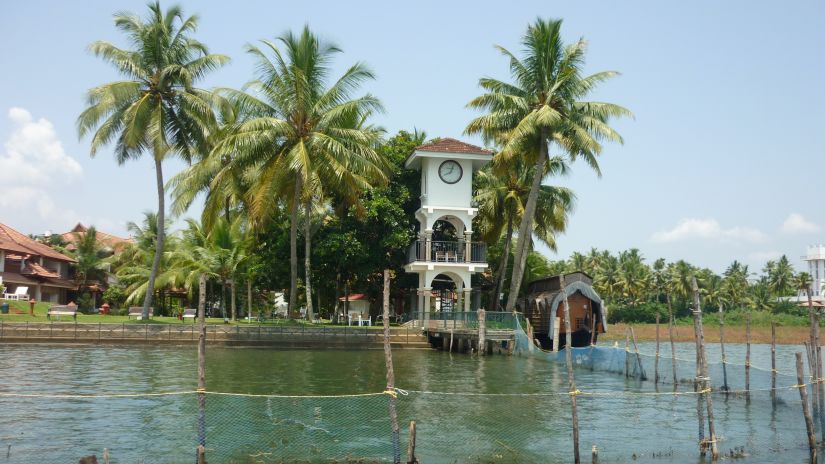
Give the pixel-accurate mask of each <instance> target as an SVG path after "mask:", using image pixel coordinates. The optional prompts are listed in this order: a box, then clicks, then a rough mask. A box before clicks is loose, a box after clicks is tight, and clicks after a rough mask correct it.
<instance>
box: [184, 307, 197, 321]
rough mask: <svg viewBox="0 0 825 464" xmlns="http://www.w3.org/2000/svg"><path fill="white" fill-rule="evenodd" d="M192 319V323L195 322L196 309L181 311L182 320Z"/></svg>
mask: <svg viewBox="0 0 825 464" xmlns="http://www.w3.org/2000/svg"><path fill="white" fill-rule="evenodd" d="M189 317H191V318H192V322H193V323H194V322H195V318H197V317H198V310H197V309H196V308H185V309H184V310H183V318H184V319H186V318H189Z"/></svg>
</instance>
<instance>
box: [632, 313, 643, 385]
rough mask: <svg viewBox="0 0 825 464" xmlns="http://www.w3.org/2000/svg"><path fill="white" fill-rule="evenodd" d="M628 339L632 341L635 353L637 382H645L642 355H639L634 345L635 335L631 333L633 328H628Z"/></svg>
mask: <svg viewBox="0 0 825 464" xmlns="http://www.w3.org/2000/svg"><path fill="white" fill-rule="evenodd" d="M630 339H631V340H632V341H633V351H635V352H636V362H637V363H638V365H639V380H647V375H646V374H645V368H644V366H643V365H642V355H641V354H640V353H639V346H638V345H636V333H635V332H634V331H633V326H631V327H630Z"/></svg>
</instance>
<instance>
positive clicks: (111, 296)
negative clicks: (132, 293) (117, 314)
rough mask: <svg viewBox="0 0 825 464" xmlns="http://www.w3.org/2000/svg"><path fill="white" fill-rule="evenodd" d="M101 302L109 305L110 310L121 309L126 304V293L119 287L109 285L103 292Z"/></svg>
mask: <svg viewBox="0 0 825 464" xmlns="http://www.w3.org/2000/svg"><path fill="white" fill-rule="evenodd" d="M102 300H103V302H104V303H108V304H109V306H110V307H111V310H114V309H122V308H123V307H124V304H125V303H126V292H125V291H124V288H123V287H122V286H121V285H110V286H109V288H107V289H106V291H104V292H103V297H102Z"/></svg>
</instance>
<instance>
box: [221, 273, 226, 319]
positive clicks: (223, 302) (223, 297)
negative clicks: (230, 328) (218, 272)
mask: <svg viewBox="0 0 825 464" xmlns="http://www.w3.org/2000/svg"><path fill="white" fill-rule="evenodd" d="M221 317H222V318H223V319H224V320H226V279H222V280H221Z"/></svg>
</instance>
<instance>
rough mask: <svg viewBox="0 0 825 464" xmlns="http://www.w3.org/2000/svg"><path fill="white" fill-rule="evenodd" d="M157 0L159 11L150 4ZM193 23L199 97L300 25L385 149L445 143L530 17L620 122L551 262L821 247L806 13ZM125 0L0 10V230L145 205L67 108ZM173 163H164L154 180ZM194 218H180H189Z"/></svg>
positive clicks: (77, 104)
mask: <svg viewBox="0 0 825 464" xmlns="http://www.w3.org/2000/svg"><path fill="white" fill-rule="evenodd" d="M169 4H171V3H170V2H164V6H168V5H169ZM180 4H181V5H182V7H183V8H184V12H185V13H187V14H197V15H198V16H199V17H200V18H201V19H200V28H199V30H198V31H197V33H196V35H195V37H196V38H198V39H199V40H201V41H202V42H204V43H206V44H207V45H208V46H209V47H210V50H211V51H212V52H215V53H223V54H227V55H229V56H230V57H231V58H232V62H231V63H230V64H229V65H228V66H226V67H225V68H223V69H221V70H219V71H218V72H216V73H214V74H212V75H211V76H210V77H209V78H208V79H206V80H205V81H203V83H202V84H201V86H202V87H206V88H210V87H214V86H229V87H240V86H242V85H243V84H244V82H246V81H248V80H249V79H250V78H251V77H252V72H253V66H254V63H253V61H252V60H251V58H250V57H249V56H248V55H247V54H246V53H245V51H244V46H245V45H246V44H248V43H254V42H255V41H257V40H260V39H269V38H274V37H276V36H278V35H281V34H283V33H284V32H285V31H287V30H298V29H299V28H301V27H302V26H303V25H304V24H308V25H309V26H310V27H311V28H312V29H313V30H314V31H315V32H317V33H318V34H319V35H321V36H322V37H323V38H324V39H327V40H329V41H332V42H334V43H336V44H337V45H338V46H339V47H340V48H342V49H343V51H344V53H342V54H340V55H339V56H338V57H337V58H336V61H335V66H336V69H337V70H338V72H340V71H341V70H343V69H344V68H345V67H347V66H349V65H351V64H352V63H354V62H356V61H360V62H364V63H366V64H367V65H368V66H369V67H370V68H371V69H372V70H373V71H374V72H375V74H376V76H377V78H376V80H375V81H373V82H370V83H368V84H367V85H365V86H364V92H370V93H373V94H375V95H376V96H378V97H379V98H380V99H381V101H382V102H383V104H384V106H385V108H386V112H385V113H384V114H382V115H380V116H379V117H378V118H377V119H376V121H375V122H377V123H378V124H380V125H382V126H383V127H385V128H386V129H387V132H388V134H390V135H391V134H393V133H395V132H397V131H398V130H402V129H403V130H413V129H418V130H424V131H425V132H426V133H427V134H428V135H429V136H431V137H436V136H438V137H455V138H460V139H463V140H466V141H469V142H472V143H481V141H480V140H478V139H477V138H474V137H468V136H465V135H463V130H464V127H466V125H467V123H468V122H469V121H470V120H471V119H472V118H473V117H474V116H476V115H477V113H474V112H473V111H472V110H470V109H467V108H466V103H467V102H468V101H469V100H470V99H472V98H473V97H475V96H477V95H479V94H480V93H481V90H480V89H479V87H478V79H479V78H481V77H487V76H492V77H496V78H499V79H508V67H507V61H506V60H505V59H504V58H503V57H502V56H501V55H500V54H499V52H498V51H497V50H496V49H495V48H494V45H501V46H504V47H505V48H508V49H510V50H512V51H514V52H519V51H520V50H521V45H520V43H519V40H520V38H521V36H522V35H523V33H524V31H525V29H526V27H527V25H528V24H529V23H530V22H532V21H534V20H535V19H536V18H537V17H541V18H563V19H564V25H563V35H564V36H565V38H566V40H568V41H573V40H577V39H578V38H580V37H584V38H585V39H586V40H587V41H588V46H589V48H588V53H587V64H586V71H587V72H597V71H604V70H616V71H619V72H621V76H620V77H618V78H616V79H613V80H612V81H610V82H608V83H606V84H604V85H603V86H601V87H600V88H599V89H598V90H597V91H596V92H595V93H594V95H593V96H592V99H593V100H600V101H610V102H613V103H618V104H621V105H623V106H625V107H627V108H629V109H630V110H631V111H633V113H634V118H632V119H626V120H620V121H617V122H615V123H614V127H615V128H616V129H617V130H618V131H619V132H620V133H621V134H622V136H623V137H624V140H625V142H624V144H621V145H619V144H611V145H606V146H605V147H604V150H603V153H602V155H601V158H600V164H601V169H602V172H603V176H602V177H601V178H599V177H597V176H596V174H595V173H594V172H593V171H592V170H590V169H589V168H588V167H587V166H585V165H584V164H581V163H578V164H574V166H573V173H572V174H571V175H570V176H569V177H568V178H564V179H551V180H549V182H551V183H557V184H561V185H565V186H568V187H570V188H572V189H573V190H574V191H575V192H576V194H577V196H578V202H577V207H576V210H575V212H574V214H573V215H572V217H571V218H570V225H569V228H568V230H567V232H566V233H565V234H564V235H562V236H561V237H559V239H558V252H557V253H553V252H550V251H549V250H547V249H541V251H543V252H544V253H546V254H547V255H548V256H549V257H550V258H551V259H561V258H566V257H568V256H569V255H570V253H572V252H574V251H580V252H586V251H588V250H589V249H590V248H591V247H596V248H599V249H607V250H610V251H612V252H617V251H619V250H624V249H628V248H632V247H635V248H639V249H640V250H641V252H642V254H643V255H644V256H645V257H646V258H647V259H648V260H649V261H651V262H652V261H653V260H655V259H656V258H659V257H663V258H665V259H667V260H669V261H672V260H677V259H685V260H687V261H689V262H691V263H693V264H695V265H699V266H704V267H709V268H711V269H714V270H716V271H721V270H723V269H724V268H725V267H726V266H727V265H728V264H729V263H730V262H731V261H733V260H739V261H742V262H744V263H746V264H748V265H750V266H751V270H753V271H758V270H760V269H761V268H762V266H763V265H764V263H765V261H766V260H768V259H775V258H776V257H778V256H780V255H782V254H786V255H788V257H789V258H790V259H791V262H792V263H793V264H794V265H795V266H796V267H797V269H799V270H801V269H803V267H802V265H803V262H802V261H801V260H800V257H801V256H802V255H804V254H805V252H806V247H807V246H808V245H811V244H816V243H822V242H825V229H823V227H825V214H823V210H824V209H825V204H823V202H822V201H820V198H822V196H821V195H820V192H821V191H823V190H825V186H823V183H822V182H821V181H820V179H821V177H822V175H823V172H825V156H823V154H825V153H824V152H825V142H824V141H823V137H822V134H823V132H824V131H823V128H825V111H823V110H822V108H825V86H823V85H822V84H823V75H825V64H823V59H822V57H823V45H825V28H823V27H822V24H823V21H825V3H823V2H817V1H809V2H802V1H800V2H795V1H789V2H753V1H743V0H737V1H725V2H718V1H695V2H662V1H624V2H608V1H604V2H595V1H575V2H574V1H568V2H557V1H547V0H544V1H521V2H518V3H517V4H509V3H507V2H505V3H502V2H492V1H474V2H465V1H455V2H445V1H438V2H436V1H420V2H415V3H414V4H413V3H409V2H407V3H399V2H387V1H374V2H365V1H351V2H331V1H329V2H327V1H316V2H274V1H257V2H243V1H237V2H226V1H191V0H190V1H186V2H180ZM121 10H126V11H133V12H137V13H140V14H144V13H145V11H146V7H145V2H144V1H131V0H129V1H125V0H124V1H111V0H107V1H100V0H97V1H84V2H80V3H77V2H57V1H54V2H45V1H38V0H30V1H25V2H24V1H21V0H12V1H6V2H3V4H2V6H0V57H2V58H0V222H3V223H6V224H8V225H11V226H12V227H15V228H17V229H18V230H20V231H22V232H25V233H43V232H45V231H52V232H63V231H65V230H68V229H69V228H70V227H72V226H73V225H74V224H75V223H77V222H79V221H80V222H83V223H84V224H87V225H88V224H94V225H97V226H98V228H99V229H100V230H104V231H106V232H109V233H114V234H120V235H126V233H127V232H126V223H127V222H128V221H139V220H140V219H141V217H142V212H144V211H149V210H154V209H156V208H157V198H156V190H155V180H154V171H153V165H152V162H151V160H150V158H149V157H148V156H147V157H145V158H143V159H140V160H137V161H130V162H128V163H127V164H125V165H123V166H118V164H117V163H116V161H115V160H114V158H113V156H112V153H111V150H109V149H103V150H101V151H100V152H99V153H98V154H97V155H96V157H94V158H92V157H90V155H89V140H88V138H86V139H78V136H77V130H76V126H75V120H76V118H77V116H78V114H79V113H80V112H81V111H82V110H83V108H84V94H85V92H86V91H87V90H88V89H89V88H91V87H93V86H96V85H99V84H102V83H105V82H109V81H113V80H116V79H118V78H119V76H117V74H116V73H115V72H114V71H113V70H112V69H111V68H110V67H108V65H106V64H105V63H103V62H102V61H100V60H99V59H97V58H95V57H94V56H93V55H92V54H91V53H89V52H88V49H87V46H88V44H89V43H91V42H93V41H95V40H107V41H112V42H114V43H116V44H118V45H121V46H122V45H126V44H125V42H124V40H123V37H122V35H120V34H119V33H118V32H117V31H116V29H115V28H114V25H113V23H112V14H113V13H114V12H116V11H121ZM183 167H184V165H183V163H181V162H180V161H172V162H169V163H167V164H166V165H165V166H164V171H165V173H164V174H165V175H166V178H167V179H168V178H169V177H171V176H172V175H173V174H174V173H176V172H178V171H179V170H180V169H181V168H183ZM199 206H200V204H196V205H195V206H194V207H193V209H192V210H190V212H189V215H191V216H193V217H197V216H198V215H199Z"/></svg>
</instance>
